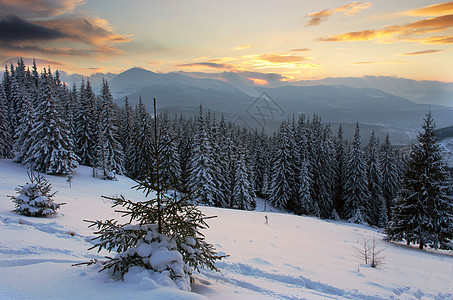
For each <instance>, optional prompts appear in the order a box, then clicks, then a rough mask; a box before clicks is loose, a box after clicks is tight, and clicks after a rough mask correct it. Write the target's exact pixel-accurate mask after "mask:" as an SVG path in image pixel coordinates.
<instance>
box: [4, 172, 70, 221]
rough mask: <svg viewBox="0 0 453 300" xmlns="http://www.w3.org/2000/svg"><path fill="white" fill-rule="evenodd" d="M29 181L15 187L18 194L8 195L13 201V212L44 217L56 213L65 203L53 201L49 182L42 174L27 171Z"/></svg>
mask: <svg viewBox="0 0 453 300" xmlns="http://www.w3.org/2000/svg"><path fill="white" fill-rule="evenodd" d="M28 178H29V179H30V183H26V184H25V185H20V186H19V187H18V188H16V191H17V194H19V196H9V197H10V198H11V200H12V201H13V202H14V204H15V207H16V209H15V210H14V212H16V213H18V214H21V215H24V216H31V217H45V216H48V215H52V214H55V213H56V210H57V209H59V208H60V206H61V205H63V204H65V203H55V202H54V200H53V197H54V195H55V194H56V192H54V193H50V190H51V189H52V187H51V184H50V182H49V181H48V180H47V179H46V178H45V177H44V176H42V175H39V174H38V175H36V174H35V173H33V172H32V171H31V172H28Z"/></svg>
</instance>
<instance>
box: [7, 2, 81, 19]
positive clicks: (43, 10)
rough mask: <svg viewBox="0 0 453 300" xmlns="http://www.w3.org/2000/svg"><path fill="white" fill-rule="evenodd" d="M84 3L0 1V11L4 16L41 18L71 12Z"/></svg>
mask: <svg viewBox="0 0 453 300" xmlns="http://www.w3.org/2000/svg"><path fill="white" fill-rule="evenodd" d="M84 3H85V1H84V0H0V11H1V12H2V14H4V15H16V16H20V17H22V18H42V17H50V16H56V15H61V14H64V13H67V12H70V11H73V10H74V9H75V8H76V7H77V6H80V5H82V4H84Z"/></svg>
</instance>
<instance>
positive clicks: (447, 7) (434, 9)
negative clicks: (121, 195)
mask: <svg viewBox="0 0 453 300" xmlns="http://www.w3.org/2000/svg"><path fill="white" fill-rule="evenodd" d="M452 13H453V1H449V2H444V3H439V4H433V5H429V6H426V7H422V8H419V9H414V10H409V11H407V12H406V14H408V15H410V16H440V15H446V14H452Z"/></svg>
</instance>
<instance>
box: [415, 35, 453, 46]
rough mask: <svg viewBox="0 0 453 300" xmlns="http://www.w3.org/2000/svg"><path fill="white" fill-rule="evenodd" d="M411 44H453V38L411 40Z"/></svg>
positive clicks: (436, 37)
mask: <svg viewBox="0 0 453 300" xmlns="http://www.w3.org/2000/svg"><path fill="white" fill-rule="evenodd" d="M409 41H411V42H417V41H418V42H421V43H423V44H453V36H452V35H450V36H432V37H429V38H424V39H411V40H409Z"/></svg>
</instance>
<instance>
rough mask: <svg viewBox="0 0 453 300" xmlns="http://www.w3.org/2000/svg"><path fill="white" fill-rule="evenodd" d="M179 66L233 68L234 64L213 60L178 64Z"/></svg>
mask: <svg viewBox="0 0 453 300" xmlns="http://www.w3.org/2000/svg"><path fill="white" fill-rule="evenodd" d="M177 67H208V68H214V69H231V68H232V66H231V65H229V64H219V63H213V62H198V63H189V64H182V65H177Z"/></svg>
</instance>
